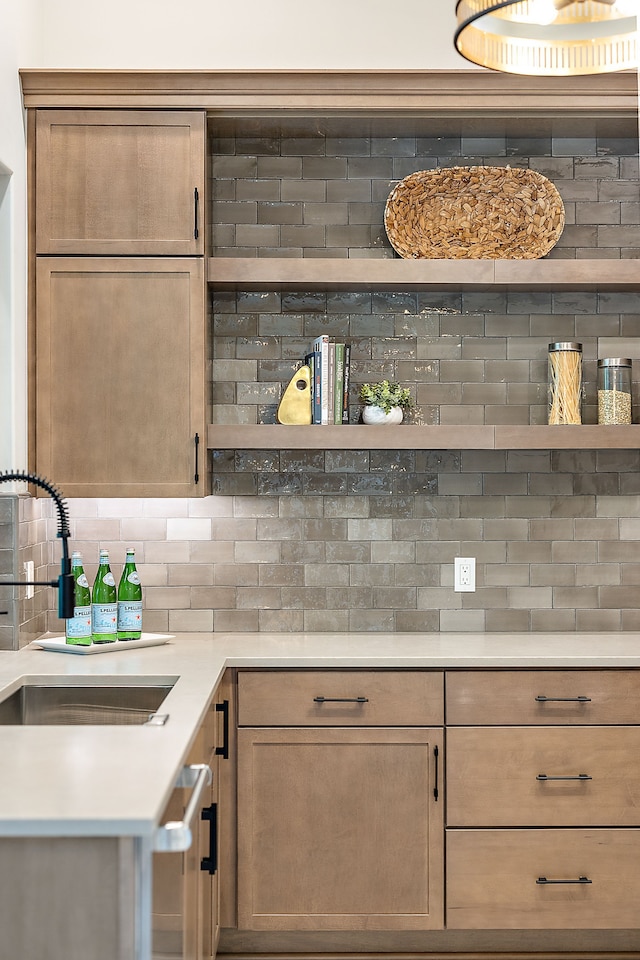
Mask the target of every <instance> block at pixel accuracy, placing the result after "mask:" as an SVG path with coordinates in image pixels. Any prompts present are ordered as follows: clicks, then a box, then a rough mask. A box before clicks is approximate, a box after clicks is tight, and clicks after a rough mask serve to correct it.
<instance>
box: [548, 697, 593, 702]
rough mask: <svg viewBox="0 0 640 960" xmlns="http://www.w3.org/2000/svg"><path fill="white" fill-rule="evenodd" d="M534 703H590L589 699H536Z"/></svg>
mask: <svg viewBox="0 0 640 960" xmlns="http://www.w3.org/2000/svg"><path fill="white" fill-rule="evenodd" d="M536 703H591V697H543V696H539V697H536Z"/></svg>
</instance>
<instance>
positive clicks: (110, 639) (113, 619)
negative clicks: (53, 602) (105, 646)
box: [91, 550, 118, 643]
mask: <svg viewBox="0 0 640 960" xmlns="http://www.w3.org/2000/svg"><path fill="white" fill-rule="evenodd" d="M117 639H118V602H117V597H116V582H115V580H114V579H113V574H112V573H111V567H110V565H109V553H108V551H107V550H101V551H100V566H99V567H98V573H97V574H96V579H95V580H94V583H93V592H92V594H91V640H92V642H93V643H115V641H116V640H117Z"/></svg>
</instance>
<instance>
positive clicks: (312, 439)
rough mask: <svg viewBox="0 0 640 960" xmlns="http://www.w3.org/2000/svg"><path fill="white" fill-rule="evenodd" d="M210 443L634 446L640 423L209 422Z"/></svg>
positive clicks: (265, 446)
mask: <svg viewBox="0 0 640 960" xmlns="http://www.w3.org/2000/svg"><path fill="white" fill-rule="evenodd" d="M207 446H208V447H209V449H212V450H247V449H251V450H274V449H275V450H277V449H281V450H345V449H348V450H598V449H600V450H616V449H617V450H633V449H639V448H640V424H633V425H631V426H602V425H595V424H587V425H584V426H553V427H548V426H506V425H505V426H503V425H496V426H490V425H489V426H484V425H482V426H467V425H452V426H446V425H438V426H416V425H414V424H402V425H401V426H399V427H389V426H371V425H365V424H349V425H346V424H345V425H344V426H333V425H330V426H324V427H323V426H289V425H284V424H257V425H256V424H210V425H209V431H208V440H207Z"/></svg>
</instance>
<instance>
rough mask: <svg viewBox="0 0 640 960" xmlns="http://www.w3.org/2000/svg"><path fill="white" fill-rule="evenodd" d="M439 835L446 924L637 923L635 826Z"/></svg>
mask: <svg viewBox="0 0 640 960" xmlns="http://www.w3.org/2000/svg"><path fill="white" fill-rule="evenodd" d="M446 843H447V927H448V928H449V929H453V930H455V929H457V930H469V929H476V930H477V929H485V930H486V929H492V930H499V929H525V930H526V929H529V930H531V929H559V928H567V929H577V928H580V929H607V928H614V927H618V928H629V929H631V928H638V927H639V926H640V910H638V903H639V902H640V830H449V831H447V839H446ZM580 878H584V879H583V880H582V881H581V880H580ZM543 879H546V881H547V882H546V883H544V882H540V881H541V880H543ZM553 880H555V881H558V880H559V881H562V882H561V883H552V882H549V881H553ZM567 881H568V882H567ZM586 881H591V882H590V883H589V882H586Z"/></svg>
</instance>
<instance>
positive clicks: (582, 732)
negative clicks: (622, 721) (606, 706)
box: [447, 726, 640, 827]
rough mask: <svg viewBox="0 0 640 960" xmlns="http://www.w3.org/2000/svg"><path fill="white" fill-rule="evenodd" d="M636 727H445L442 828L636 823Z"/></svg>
mask: <svg viewBox="0 0 640 960" xmlns="http://www.w3.org/2000/svg"><path fill="white" fill-rule="evenodd" d="M638 756H640V727H586V726H585V727H571V728H565V727H545V728H539V727H501V728H497V727H496V728H490V729H487V728H482V727H475V728H472V727H469V728H466V727H460V728H456V729H453V730H448V731H447V760H448V766H447V823H448V825H449V826H457V827H460V826H478V827H487V826H489V827H504V826H525V827H526V826H529V827H543V826H585V825H593V826H622V825H625V826H635V825H640V813H639V811H640V765H639V764H638V762H637V758H638Z"/></svg>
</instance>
